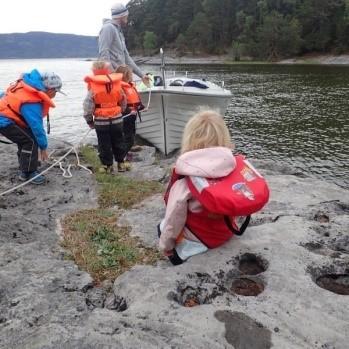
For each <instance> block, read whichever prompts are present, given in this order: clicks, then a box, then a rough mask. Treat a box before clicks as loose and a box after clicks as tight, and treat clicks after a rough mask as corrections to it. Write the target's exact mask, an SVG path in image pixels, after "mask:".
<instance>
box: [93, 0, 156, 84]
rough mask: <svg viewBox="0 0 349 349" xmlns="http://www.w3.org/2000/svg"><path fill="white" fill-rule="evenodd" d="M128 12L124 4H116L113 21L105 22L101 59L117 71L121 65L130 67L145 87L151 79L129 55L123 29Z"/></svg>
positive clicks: (112, 12)
mask: <svg viewBox="0 0 349 349" xmlns="http://www.w3.org/2000/svg"><path fill="white" fill-rule="evenodd" d="M127 20H128V10H127V8H126V6H125V5H123V4H122V3H116V4H114V5H113V6H112V8H111V19H106V20H104V23H103V26H102V29H101V31H100V33H99V38H98V47H99V59H100V60H103V61H106V62H110V63H111V65H112V67H113V69H114V70H116V69H117V68H118V66H120V65H124V64H126V65H128V66H129V67H130V68H131V69H132V71H133V73H134V74H136V75H138V76H139V77H140V78H141V79H142V81H143V83H144V84H145V85H147V86H148V85H149V83H150V77H149V76H148V75H147V74H144V73H143V72H142V70H141V69H140V68H139V67H138V66H137V64H136V63H135V62H134V60H133V59H132V58H131V56H130V55H129V53H128V50H127V47H126V43H125V37H124V34H123V32H122V27H125V26H127Z"/></svg>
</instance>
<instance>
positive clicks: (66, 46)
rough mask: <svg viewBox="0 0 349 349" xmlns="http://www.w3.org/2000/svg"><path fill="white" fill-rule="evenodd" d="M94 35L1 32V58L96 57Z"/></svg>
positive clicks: (96, 50)
mask: <svg viewBox="0 0 349 349" xmlns="http://www.w3.org/2000/svg"><path fill="white" fill-rule="evenodd" d="M97 54H98V49H97V38H96V37H93V36H83V35H73V34H54V33H46V32H29V33H13V34H0V58H68V57H96V56H97Z"/></svg>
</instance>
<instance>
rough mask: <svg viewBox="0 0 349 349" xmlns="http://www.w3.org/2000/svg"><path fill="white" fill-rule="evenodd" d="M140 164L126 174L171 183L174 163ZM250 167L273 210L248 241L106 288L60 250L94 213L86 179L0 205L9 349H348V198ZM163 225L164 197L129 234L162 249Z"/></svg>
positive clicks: (144, 158) (267, 165)
mask: <svg viewBox="0 0 349 349" xmlns="http://www.w3.org/2000/svg"><path fill="white" fill-rule="evenodd" d="M0 147H1V150H0V163H1V169H2V171H1V182H0V192H3V191H4V190H5V189H7V188H8V187H11V186H14V185H16V184H17V183H18V182H17V180H16V155H15V147H14V146H13V145H9V146H7V145H6V146H5V145H1V146H0ZM52 147H55V148H61V151H64V146H62V145H61V144H55V145H53V146H52ZM139 157H140V159H141V161H139V163H138V164H136V163H135V164H134V170H133V173H132V171H131V172H130V173H128V174H126V175H128V176H134V178H142V177H143V178H154V177H152V176H151V174H154V175H155V178H156V179H157V180H159V181H165V180H166V178H167V177H166V176H168V171H169V168H168V167H169V165H170V163H172V160H169V159H161V158H157V157H156V156H155V153H154V152H153V150H152V149H151V148H147V147H144V149H143V150H142V152H141V153H140V154H139ZM69 159H70V160H69V161H71V162H72V163H73V162H74V158H73V157H71V158H69ZM253 163H254V164H255V165H256V167H257V168H258V169H260V170H261V172H262V173H264V174H265V175H266V178H267V180H268V181H269V183H270V187H271V199H270V202H269V204H268V205H267V206H266V207H265V209H264V210H263V211H262V212H260V213H258V214H256V215H254V216H253V219H252V222H251V226H250V227H249V228H248V229H247V231H246V233H245V234H244V235H243V236H242V237H239V238H233V239H232V240H231V241H230V242H229V243H227V244H226V245H224V246H222V247H221V248H218V249H215V250H210V251H209V252H207V253H205V254H202V255H198V256H195V257H192V258H191V259H190V260H188V261H187V262H186V263H184V264H183V265H181V266H177V267H173V266H172V265H171V264H170V263H169V262H168V261H167V260H165V259H163V260H160V261H159V262H158V263H157V265H156V266H136V267H134V268H133V269H131V270H130V271H128V272H126V273H124V274H123V275H121V276H120V277H119V278H118V279H117V280H115V282H114V284H112V283H109V284H108V283H106V284H105V285H104V286H105V287H104V288H102V287H99V288H96V287H93V284H92V280H91V278H90V276H89V275H88V274H87V273H85V272H83V271H80V270H79V269H78V268H77V267H76V266H75V265H74V263H73V262H71V261H68V260H65V258H64V251H63V250H62V249H61V247H60V246H59V234H58V233H59V224H57V222H58V220H59V218H60V217H62V215H64V214H67V213H68V212H71V211H72V210H74V209H81V208H85V207H86V208H87V207H91V206H94V205H95V204H96V195H95V184H94V183H93V180H92V178H91V177H90V175H89V174H88V173H87V172H85V171H84V170H78V169H76V168H73V170H72V174H73V178H70V179H66V178H64V177H62V176H61V171H60V170H59V169H58V168H54V169H53V170H52V171H50V172H49V173H48V175H47V177H48V179H49V182H48V183H47V184H46V185H44V186H33V185H31V186H26V187H24V188H22V189H19V190H18V191H17V192H15V193H12V194H9V195H7V196H4V197H0V239H1V244H0V266H1V267H0V348H33V349H34V348H35V349H39V348H40V349H41V348H45V349H46V348H57V349H58V348H84V349H85V348H91V349H92V348H147V349H148V348H236V349H245V348H246V349H259V348H287V349H289V348H319V349H320V348H321V349H345V348H347V347H348V338H349V326H348V323H349V302H348V300H349V298H348V297H349V295H347V294H345V293H346V291H348V288H349V254H348V251H349V246H348V244H349V238H348V236H349V231H348V229H349V195H348V194H349V193H348V191H345V190H343V189H341V188H339V187H337V186H335V185H331V184H328V183H324V182H320V181H317V180H314V179H309V178H301V177H300V176H299V174H297V173H295V172H294V171H293V170H292V168H288V167H287V168H285V167H282V166H281V165H280V166H279V165H278V164H275V163H271V162H268V161H254V162H253ZM163 214H164V206H163V202H162V198H161V195H156V196H154V197H152V198H148V199H146V200H145V201H143V202H141V203H139V204H138V205H136V206H135V207H134V208H132V209H131V210H128V211H126V212H124V213H123V215H122V219H121V221H120V223H122V224H124V225H129V226H131V228H132V232H131V234H132V235H134V236H139V237H140V239H141V240H143V242H144V244H145V245H148V246H156V244H157V236H156V225H157V224H158V223H159V221H160V220H161V218H162V217H163ZM316 281H317V282H318V284H319V285H321V287H320V286H318V285H317V284H316ZM322 287H327V288H331V291H329V290H327V289H324V288H322ZM335 292H336V293H335ZM338 293H342V294H338ZM348 293H349V292H348Z"/></svg>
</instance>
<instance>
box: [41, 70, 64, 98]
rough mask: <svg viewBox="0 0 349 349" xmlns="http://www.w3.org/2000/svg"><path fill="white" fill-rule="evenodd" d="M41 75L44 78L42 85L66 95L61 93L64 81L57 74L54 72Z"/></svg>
mask: <svg viewBox="0 0 349 349" xmlns="http://www.w3.org/2000/svg"><path fill="white" fill-rule="evenodd" d="M40 75H41V78H42V83H43V84H44V86H45V87H46V89H47V90H50V89H54V90H56V92H60V93H62V94H64V95H65V93H64V92H62V91H61V88H62V80H61V78H60V77H59V76H58V75H57V74H55V73H53V72H43V73H41V74H40Z"/></svg>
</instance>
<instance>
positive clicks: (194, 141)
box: [181, 110, 234, 154]
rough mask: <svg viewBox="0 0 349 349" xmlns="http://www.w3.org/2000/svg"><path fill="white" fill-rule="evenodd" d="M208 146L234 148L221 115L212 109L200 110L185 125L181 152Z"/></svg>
mask: <svg viewBox="0 0 349 349" xmlns="http://www.w3.org/2000/svg"><path fill="white" fill-rule="evenodd" d="M210 147H226V148H229V149H234V144H233V143H232V141H231V138H230V133H229V130H228V127H227V125H226V124H225V122H224V120H223V117H222V116H221V115H219V114H218V113H217V112H216V111H214V110H202V111H199V112H198V113H197V114H195V115H194V116H193V117H191V118H190V119H189V121H188V122H187V124H186V125H185V128H184V132H183V137H182V147H181V154H183V153H186V152H187V151H191V150H196V149H203V148H210Z"/></svg>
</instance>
